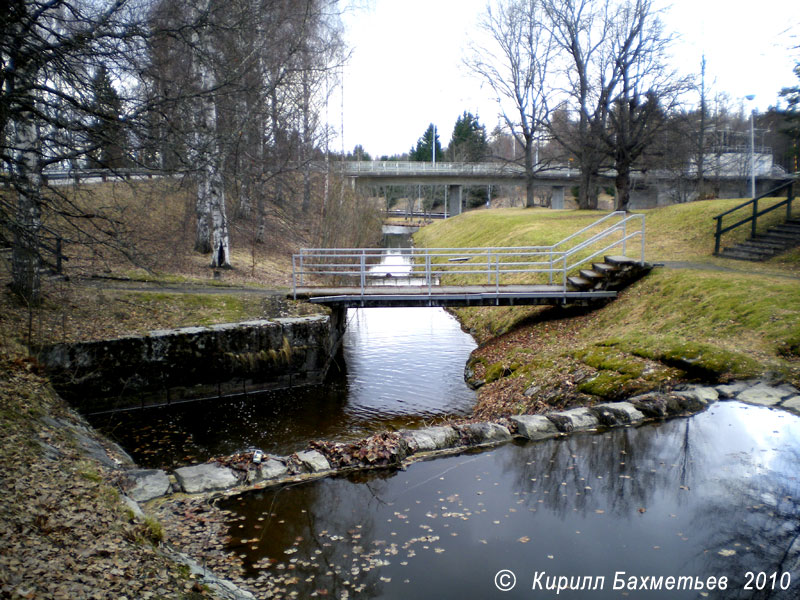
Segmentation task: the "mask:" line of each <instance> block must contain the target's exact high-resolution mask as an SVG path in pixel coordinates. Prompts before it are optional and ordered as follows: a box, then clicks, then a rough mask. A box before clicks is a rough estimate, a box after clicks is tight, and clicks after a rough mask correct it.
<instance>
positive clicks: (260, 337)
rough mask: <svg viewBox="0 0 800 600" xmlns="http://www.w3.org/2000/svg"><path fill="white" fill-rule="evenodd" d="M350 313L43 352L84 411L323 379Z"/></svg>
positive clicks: (57, 380)
mask: <svg viewBox="0 0 800 600" xmlns="http://www.w3.org/2000/svg"><path fill="white" fill-rule="evenodd" d="M344 322H345V319H344V315H343V314H340V313H339V312H337V311H334V312H333V313H332V315H330V316H325V315H323V316H310V317H298V318H285V319H271V320H258V321H247V322H243V323H226V324H222V325H213V326H209V327H185V328H181V329H168V330H160V331H152V332H150V333H149V334H147V335H142V336H128V337H122V338H116V339H111V340H101V341H92V342H78V343H72V344H55V345H52V346H48V347H45V348H42V349H41V352H40V354H39V360H40V361H41V362H42V364H43V365H44V366H45V368H46V369H47V371H48V374H49V376H50V378H51V380H52V381H53V384H54V385H55V387H56V388H57V389H58V391H59V393H61V394H62V395H64V396H65V397H66V398H67V399H68V400H70V402H71V403H72V404H73V405H75V406H76V407H77V408H78V409H79V410H81V411H83V412H95V411H100V410H111V409H114V408H125V407H132V406H138V405H143V404H144V405H151V404H162V403H171V402H176V401H181V400H187V399H193V398H203V397H208V396H215V395H227V394H234V393H247V392H249V391H254V390H263V389H270V388H277V387H287V386H291V385H301V384H311V383H319V382H321V381H322V380H323V379H324V377H325V375H326V373H327V370H328V366H329V364H330V358H331V356H332V355H333V353H334V352H335V351H336V349H337V347H338V345H339V341H340V339H341V336H342V334H343V331H344Z"/></svg>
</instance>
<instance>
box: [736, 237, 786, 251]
mask: <svg viewBox="0 0 800 600" xmlns="http://www.w3.org/2000/svg"><path fill="white" fill-rule="evenodd" d="M788 245H791V244H788ZM737 246H751V247H753V248H765V249H766V248H770V249H776V250H782V249H784V248H786V246H787V244H786V243H785V242H783V241H776V240H774V239H772V238H762V237H757V238H755V239H753V238H751V239H749V240H747V241H746V242H742V243H740V244H737Z"/></svg>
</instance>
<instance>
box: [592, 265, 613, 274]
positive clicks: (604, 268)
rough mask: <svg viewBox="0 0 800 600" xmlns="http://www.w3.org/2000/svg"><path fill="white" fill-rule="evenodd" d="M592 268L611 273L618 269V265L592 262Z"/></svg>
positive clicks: (599, 271)
mask: <svg viewBox="0 0 800 600" xmlns="http://www.w3.org/2000/svg"><path fill="white" fill-rule="evenodd" d="M592 270H593V271H596V272H597V273H601V274H603V275H609V274H611V273H614V272H616V271H617V267H615V266H614V265H610V264H608V263H592Z"/></svg>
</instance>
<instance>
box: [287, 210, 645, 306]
mask: <svg viewBox="0 0 800 600" xmlns="http://www.w3.org/2000/svg"><path fill="white" fill-rule="evenodd" d="M644 248H645V217H644V215H640V214H628V213H624V212H621V211H617V212H612V213H610V214H608V215H606V216H605V217H603V218H601V219H599V220H597V221H595V222H594V223H592V224H591V225H589V226H587V227H584V228H583V229H581V230H580V231H577V232H575V233H574V234H572V235H570V236H569V237H567V238H564V239H563V240H561V241H560V242H558V243H556V244H552V245H550V246H521V247H491V248H403V249H400V250H395V255H394V257H393V255H392V254H391V253H390V254H389V255H388V257H387V255H386V250H385V249H381V248H314V249H303V250H301V251H300V252H299V253H297V254H295V255H293V256H292V280H293V289H292V292H291V296H292V297H293V298H295V299H306V300H309V301H310V302H314V303H319V304H326V305H328V306H332V307H340V308H341V307H345V308H356V307H358V308H367V307H391V306H511V305H532V304H549V305H565V304H584V305H585V304H589V303H592V302H596V301H607V300H609V299H611V298H614V297H615V296H616V294H617V292H616V290H617V289H620V285H621V284H624V282H625V281H627V280H628V279H629V278H630V276H631V275H632V274H634V273H640V272H641V271H642V270H643V269H646V268H648V269H649V266H648V265H646V263H645V257H644ZM387 258H388V260H387Z"/></svg>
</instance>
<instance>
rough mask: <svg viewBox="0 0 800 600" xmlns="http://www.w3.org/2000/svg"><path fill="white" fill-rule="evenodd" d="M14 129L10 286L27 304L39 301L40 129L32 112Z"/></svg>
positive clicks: (24, 115) (40, 221) (25, 114)
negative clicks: (15, 177)
mask: <svg viewBox="0 0 800 600" xmlns="http://www.w3.org/2000/svg"><path fill="white" fill-rule="evenodd" d="M21 117H22V119H21V121H20V122H19V123H17V125H16V128H15V138H16V139H15V142H16V146H17V149H18V152H19V158H18V161H19V162H18V166H17V168H18V175H19V179H18V186H19V187H18V193H17V223H16V227H15V232H14V249H13V251H12V255H11V277H12V288H13V289H14V291H15V292H16V293H17V294H18V295H19V296H20V297H21V298H23V299H24V300H25V301H26V302H28V304H31V305H38V304H39V303H40V302H41V299H42V296H41V274H40V266H41V256H40V240H39V232H40V230H41V227H42V207H41V202H40V193H41V184H42V177H41V164H40V162H39V156H38V153H37V149H38V147H39V144H40V140H39V130H38V127H37V126H36V122H35V121H34V117H33V113H30V112H27V111H26V112H25V113H23V114H22V115H21Z"/></svg>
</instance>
